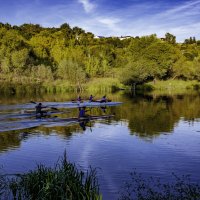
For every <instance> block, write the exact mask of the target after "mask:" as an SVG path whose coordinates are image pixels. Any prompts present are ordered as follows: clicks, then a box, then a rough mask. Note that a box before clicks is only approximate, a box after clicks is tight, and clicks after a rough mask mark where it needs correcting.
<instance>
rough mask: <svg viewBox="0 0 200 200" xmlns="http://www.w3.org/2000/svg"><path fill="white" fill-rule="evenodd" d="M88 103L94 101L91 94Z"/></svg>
mask: <svg viewBox="0 0 200 200" xmlns="http://www.w3.org/2000/svg"><path fill="white" fill-rule="evenodd" d="M89 101H90V102H92V101H94V97H93V96H92V94H91V95H90V98H89Z"/></svg>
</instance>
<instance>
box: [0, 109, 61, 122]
mask: <svg viewBox="0 0 200 200" xmlns="http://www.w3.org/2000/svg"><path fill="white" fill-rule="evenodd" d="M60 113H63V112H61V111H48V112H45V113H43V115H42V116H41V114H40V113H37V114H36V113H35V112H26V111H25V112H21V113H8V114H2V115H0V120H5V119H22V118H31V117H50V116H51V115H53V114H60Z"/></svg>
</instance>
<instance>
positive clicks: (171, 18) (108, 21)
mask: <svg viewBox="0 0 200 200" xmlns="http://www.w3.org/2000/svg"><path fill="white" fill-rule="evenodd" d="M0 22H3V23H6V22H8V23H10V24H12V25H21V24H23V23H37V24H40V25H42V26H44V27H53V26H54V27H59V26H60V25H61V24H63V23H66V22H67V23H68V24H69V25H70V26H71V27H74V26H78V27H80V28H83V29H84V30H86V31H89V32H92V33H94V34H95V35H102V36H124V35H131V36H134V37H135V36H144V35H150V34H154V33H156V34H157V36H158V37H164V35H165V33H166V32H170V33H172V34H174V35H175V36H176V37H177V41H184V39H186V38H189V37H190V36H192V37H193V36H195V37H196V39H198V40H200V0H0Z"/></svg>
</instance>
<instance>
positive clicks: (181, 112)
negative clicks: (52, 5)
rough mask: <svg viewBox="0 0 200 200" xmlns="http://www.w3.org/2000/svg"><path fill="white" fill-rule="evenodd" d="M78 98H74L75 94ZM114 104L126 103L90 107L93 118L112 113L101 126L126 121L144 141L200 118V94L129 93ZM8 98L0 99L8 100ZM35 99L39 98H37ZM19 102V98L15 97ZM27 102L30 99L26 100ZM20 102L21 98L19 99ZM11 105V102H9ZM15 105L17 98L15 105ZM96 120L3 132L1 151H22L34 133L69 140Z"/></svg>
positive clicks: (75, 112)
mask: <svg viewBox="0 0 200 200" xmlns="http://www.w3.org/2000/svg"><path fill="white" fill-rule="evenodd" d="M74 96H75V95H74ZM108 96H109V98H110V99H112V100H113V101H121V102H123V104H122V105H121V106H117V107H106V108H102V109H101V108H91V109H90V108H88V114H90V115H102V114H113V113H115V114H116V115H115V117H114V118H112V119H109V120H102V121H99V122H100V123H104V124H110V125H111V126H112V125H113V123H114V124H115V123H116V122H120V121H125V122H126V123H127V124H128V128H129V130H130V133H131V134H133V135H137V136H139V137H141V138H152V137H156V136H159V135H160V134H163V133H164V134H170V132H172V131H173V129H174V127H175V126H176V124H177V123H178V122H179V121H180V119H183V120H185V121H189V122H193V121H195V120H197V118H200V107H199V105H200V95H199V94H198V93H194V94H183V95H155V94H154V95H139V96H134V95H131V94H126V93H116V94H109V95H108ZM41 99H42V100H44V101H64V99H70V95H68V94H66V95H63V96H60V99H59V96H54V97H53V96H43V97H40V98H39V100H41ZM5 100H6V98H1V101H3V102H4V101H5ZM34 100H36V99H34ZM15 101H17V98H15ZM25 101H28V98H27V99H26V100H25ZM19 102H20V103H21V102H22V101H21V99H19ZM10 103H11V101H10ZM12 103H14V98H13V102H12ZM77 116H78V109H70V112H69V113H67V114H61V115H58V117H77ZM95 123H96V121H89V122H88V123H86V124H85V127H82V125H81V124H79V123H78V122H77V123H75V124H69V125H66V126H55V127H43V126H40V127H37V128H32V129H25V130H18V131H10V132H3V133H0V152H2V151H6V150H9V149H11V148H19V147H20V144H21V141H23V140H26V139H29V138H30V137H32V136H34V135H35V134H44V135H51V134H52V133H56V134H57V135H58V136H59V137H61V138H64V139H69V140H70V138H71V136H72V135H73V134H74V133H79V134H82V133H84V131H85V129H86V130H90V131H92V129H94V125H95Z"/></svg>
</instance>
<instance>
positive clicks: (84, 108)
mask: <svg viewBox="0 0 200 200" xmlns="http://www.w3.org/2000/svg"><path fill="white" fill-rule="evenodd" d="M87 111H88V110H86V107H85V106H84V107H82V108H79V115H78V118H79V119H80V118H81V117H83V118H84V117H89V115H87V114H86V112H87Z"/></svg>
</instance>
